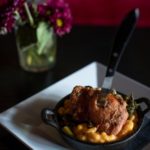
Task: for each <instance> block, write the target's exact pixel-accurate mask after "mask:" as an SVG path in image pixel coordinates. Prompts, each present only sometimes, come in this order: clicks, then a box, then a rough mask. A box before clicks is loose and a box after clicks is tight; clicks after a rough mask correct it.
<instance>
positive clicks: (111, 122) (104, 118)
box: [68, 86, 128, 135]
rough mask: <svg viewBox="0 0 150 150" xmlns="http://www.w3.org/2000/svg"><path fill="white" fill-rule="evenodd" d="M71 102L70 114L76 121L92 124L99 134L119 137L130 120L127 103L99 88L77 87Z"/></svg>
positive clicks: (72, 94)
mask: <svg viewBox="0 0 150 150" xmlns="http://www.w3.org/2000/svg"><path fill="white" fill-rule="evenodd" d="M70 101H71V104H70V106H69V111H68V112H69V114H70V115H72V116H73V117H74V119H75V120H76V121H79V122H83V121H88V122H92V123H93V124H94V125H95V126H97V127H98V131H99V132H106V133H107V134H114V135H117V134H118V133H119V132H120V130H121V129H122V127H123V125H124V124H125V122H126V120H127V118H128V112H127V109H126V106H127V103H126V101H124V100H123V99H122V98H121V97H117V96H115V95H113V94H112V93H108V94H103V92H102V91H101V90H99V89H97V88H92V87H89V86H87V87H83V86H76V87H75V88H74V89H73V91H72V93H71V96H70Z"/></svg>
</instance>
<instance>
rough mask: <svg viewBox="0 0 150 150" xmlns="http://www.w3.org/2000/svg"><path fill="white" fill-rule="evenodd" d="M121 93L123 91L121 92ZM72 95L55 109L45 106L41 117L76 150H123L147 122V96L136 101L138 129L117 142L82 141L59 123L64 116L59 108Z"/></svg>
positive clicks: (149, 102) (148, 105)
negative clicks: (137, 105)
mask: <svg viewBox="0 0 150 150" xmlns="http://www.w3.org/2000/svg"><path fill="white" fill-rule="evenodd" d="M119 94H121V93H119ZM122 95H123V96H125V95H124V94H122ZM69 97H70V95H67V96H66V97H64V98H63V99H61V100H60V101H59V102H58V103H57V105H56V106H55V108H54V109H50V108H44V109H43V110H42V112H41V117H42V120H43V121H44V122H45V123H46V124H48V125H50V126H53V127H54V128H56V129H57V130H58V131H59V133H60V135H61V136H62V137H63V138H64V139H65V141H66V142H67V143H68V144H69V145H70V146H72V147H73V148H75V149H76V150H85V149H88V150H112V149H114V150H123V149H125V148H126V147H127V146H128V145H129V144H130V143H131V142H132V140H134V138H135V137H136V135H137V134H138V133H139V132H140V130H141V129H142V127H143V125H144V124H145V114H146V113H147V112H148V111H149V110H150V100H149V99H147V98H139V99H136V100H135V101H136V102H137V104H139V107H138V108H137V114H138V119H139V121H138V127H137V130H136V131H135V132H134V133H133V134H131V135H129V136H127V137H125V138H123V139H122V140H120V141H116V142H110V143H103V144H95V143H89V142H82V141H80V140H78V139H75V138H74V137H71V136H69V135H67V134H65V133H64V132H63V130H62V126H61V125H60V124H59V122H60V120H61V119H62V118H60V115H59V114H58V109H59V108H60V107H61V106H62V105H63V104H64V101H65V100H66V99H69ZM142 103H144V104H145V106H146V108H145V109H142V107H141V104H142Z"/></svg>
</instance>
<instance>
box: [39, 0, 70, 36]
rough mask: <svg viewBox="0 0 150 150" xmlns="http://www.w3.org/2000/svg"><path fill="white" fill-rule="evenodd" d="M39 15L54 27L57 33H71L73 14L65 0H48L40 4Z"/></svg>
mask: <svg viewBox="0 0 150 150" xmlns="http://www.w3.org/2000/svg"><path fill="white" fill-rule="evenodd" d="M38 11H39V15H40V16H41V17H42V18H45V19H46V20H48V21H49V23H50V24H51V25H52V26H53V27H54V31H55V33H56V34H57V35H59V36H62V35H64V34H65V33H69V32H70V30H71V27H72V16H71V11H70V8H69V5H68V3H66V2H65V1H64V0H47V1H46V3H44V4H39V5H38Z"/></svg>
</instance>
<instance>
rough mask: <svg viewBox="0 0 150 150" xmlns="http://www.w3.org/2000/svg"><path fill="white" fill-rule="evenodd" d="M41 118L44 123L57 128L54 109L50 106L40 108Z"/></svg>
mask: <svg viewBox="0 0 150 150" xmlns="http://www.w3.org/2000/svg"><path fill="white" fill-rule="evenodd" d="M41 118H42V120H43V122H44V123H46V124H48V125H51V126H52V127H54V128H57V129H58V125H57V123H56V116H55V113H54V111H53V110H52V109H51V108H44V109H42V111H41Z"/></svg>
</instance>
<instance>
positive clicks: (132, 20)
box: [41, 9, 150, 150]
mask: <svg viewBox="0 0 150 150" xmlns="http://www.w3.org/2000/svg"><path fill="white" fill-rule="evenodd" d="M138 17H139V10H138V9H134V10H132V11H131V12H129V14H128V15H127V16H126V17H125V19H124V20H123V21H122V23H121V26H120V28H119V30H118V32H117V35H116V38H115V41H114V46H113V49H112V52H111V57H110V61H109V64H108V67H107V70H106V75H105V79H104V82H103V85H102V91H103V93H106V94H107V93H108V92H110V91H111V86H112V81H113V77H114V73H115V71H116V69H117V66H118V64H119V61H120V58H121V56H122V54H123V52H124V50H125V47H126V45H127V43H128V41H129V38H130V37H131V34H132V32H133V30H134V28H135V25H136V22H137V19H138ZM117 93H118V92H117ZM120 94H121V93H120ZM121 95H122V96H125V95H124V94H121ZM69 96H70V95H68V96H66V97H64V98H63V99H61V100H60V101H59V102H58V104H57V105H56V107H55V108H54V109H53V110H52V109H50V108H44V109H43V110H42V113H41V115H42V120H43V121H44V122H45V123H46V124H48V125H51V126H53V127H55V128H56V129H57V130H58V131H59V132H60V134H61V135H62V137H63V138H64V139H65V140H66V141H67V142H68V143H69V144H70V145H71V146H72V147H74V148H75V149H82V150H84V149H88V150H103V149H105V150H109V149H115V150H117V149H120V150H121V149H124V148H125V147H126V145H127V144H129V142H131V141H132V140H133V139H134V137H135V136H136V135H137V133H138V132H139V131H140V130H141V128H142V126H143V124H144V118H145V117H144V116H145V114H146V113H147V112H148V111H149V110H150V100H149V99H147V98H139V99H137V100H136V102H137V103H139V104H141V103H145V105H146V106H147V107H146V109H144V110H142V109H141V107H139V108H138V109H137V113H138V117H139V122H138V128H137V130H136V131H135V132H134V133H133V134H132V135H130V136H128V137H126V138H124V139H122V140H120V141H116V142H112V143H105V144H92V143H87V142H82V141H79V140H77V139H75V138H72V137H70V136H68V135H66V134H65V133H64V132H63V131H62V127H61V126H60V124H59V120H61V118H60V117H59V115H58V113H57V112H58V109H59V107H61V106H62V105H63V103H64V100H65V99H68V98H69Z"/></svg>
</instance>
